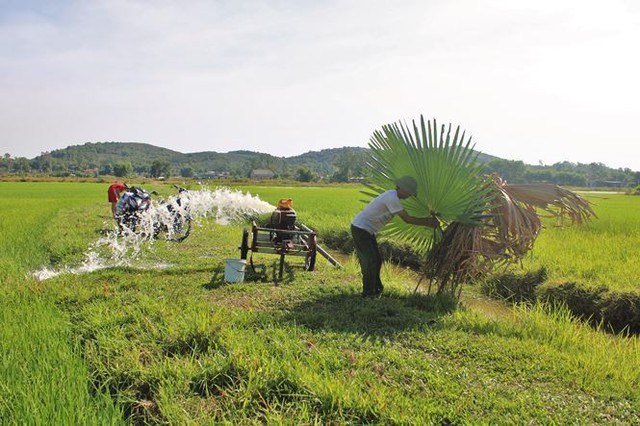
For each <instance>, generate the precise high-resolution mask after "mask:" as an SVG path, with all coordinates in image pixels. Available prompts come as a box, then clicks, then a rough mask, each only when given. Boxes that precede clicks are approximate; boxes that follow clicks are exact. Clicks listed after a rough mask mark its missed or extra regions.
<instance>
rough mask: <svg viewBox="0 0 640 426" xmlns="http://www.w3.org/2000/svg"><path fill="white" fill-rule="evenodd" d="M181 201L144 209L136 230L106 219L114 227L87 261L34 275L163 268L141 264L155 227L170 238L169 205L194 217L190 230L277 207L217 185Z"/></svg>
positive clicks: (106, 225)
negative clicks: (206, 223)
mask: <svg viewBox="0 0 640 426" xmlns="http://www.w3.org/2000/svg"><path fill="white" fill-rule="evenodd" d="M180 199H181V202H180V203H177V197H175V196H174V197H170V198H168V199H166V200H159V201H158V202H155V201H154V203H153V204H152V206H151V207H150V208H149V209H148V210H147V211H145V212H144V213H143V214H142V215H141V217H140V220H139V222H138V224H137V226H136V228H135V229H129V228H127V227H124V228H122V229H121V230H120V232H118V230H117V227H116V226H115V224H114V223H113V222H112V221H109V222H105V223H104V226H103V228H105V229H112V231H108V232H105V233H104V234H103V235H102V236H101V237H100V238H99V239H98V240H96V241H94V242H93V243H91V244H90V246H89V248H88V249H87V251H86V252H85V253H84V256H83V257H84V260H83V261H82V263H81V264H80V265H73V266H62V267H58V268H50V267H43V268H41V269H39V270H37V271H35V272H33V273H32V275H33V276H34V277H35V278H36V279H37V280H39V281H43V280H46V279H49V278H53V277H56V276H58V275H61V274H83V273H87V272H92V271H96V270H99V269H105V268H112V267H118V266H132V265H135V266H136V268H143V269H144V268H146V269H149V268H163V267H167V266H170V265H168V264H163V263H158V262H155V263H153V264H148V265H144V264H142V265H141V262H140V258H141V256H142V254H143V253H144V252H145V251H147V250H151V249H152V247H153V243H154V238H152V236H153V234H154V229H157V227H158V226H160V227H162V228H165V229H166V230H167V237H171V233H172V231H171V230H172V224H173V217H174V216H172V215H171V214H169V210H168V209H167V206H168V205H170V206H171V209H172V210H173V212H174V213H175V212H177V213H179V214H182V215H187V214H188V215H189V216H190V217H191V218H192V224H193V228H192V231H191V232H198V230H197V228H198V226H197V225H198V223H199V222H201V221H202V220H203V219H207V218H208V219H212V220H215V222H217V223H219V224H223V225H228V224H230V223H233V222H235V221H238V220H243V219H246V218H247V217H251V216H254V215H258V214H262V213H268V212H270V211H273V210H274V209H275V207H274V206H273V205H271V204H269V203H267V202H266V201H263V200H261V199H260V198H259V197H257V196H252V195H251V194H250V193H248V192H247V193H243V192H242V191H239V190H232V189H230V188H224V187H222V188H217V189H216V190H214V191H211V190H208V189H200V190H196V191H188V192H183V193H181V194H180Z"/></svg>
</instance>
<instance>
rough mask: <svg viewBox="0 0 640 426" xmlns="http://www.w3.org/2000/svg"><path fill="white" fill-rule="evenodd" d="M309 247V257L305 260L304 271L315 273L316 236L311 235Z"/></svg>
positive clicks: (308, 242) (308, 241)
mask: <svg viewBox="0 0 640 426" xmlns="http://www.w3.org/2000/svg"><path fill="white" fill-rule="evenodd" d="M307 246H308V247H309V250H308V251H307V256H306V257H305V259H304V270H305V271H313V270H314V269H315V267H316V254H317V249H316V236H315V234H311V235H310V236H309V239H308V240H307Z"/></svg>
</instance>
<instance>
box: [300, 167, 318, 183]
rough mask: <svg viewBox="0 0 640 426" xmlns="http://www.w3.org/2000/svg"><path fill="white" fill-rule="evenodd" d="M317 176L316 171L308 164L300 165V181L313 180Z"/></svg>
mask: <svg viewBox="0 0 640 426" xmlns="http://www.w3.org/2000/svg"><path fill="white" fill-rule="evenodd" d="M315 178H316V175H315V173H313V170H311V169H310V168H309V167H307V166H300V167H298V170H297V171H296V180H297V181H299V182H311V181H313V180H314V179H315Z"/></svg>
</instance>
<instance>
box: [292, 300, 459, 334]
mask: <svg viewBox="0 0 640 426" xmlns="http://www.w3.org/2000/svg"><path fill="white" fill-rule="evenodd" d="M456 306H457V302H456V300H455V299H453V298H451V297H448V296H435V295H422V294H410V295H400V294H396V293H389V294H385V295H383V296H382V297H379V298H372V299H370V298H362V296H360V295H355V294H343V295H337V294H333V295H330V296H324V297H319V298H316V299H314V300H310V301H305V302H302V303H300V304H298V305H297V306H295V307H294V308H293V309H291V310H290V311H289V312H288V313H286V314H285V315H284V317H283V318H282V319H283V320H284V321H289V322H292V323H294V324H296V325H299V326H304V327H307V328H309V329H312V330H325V331H327V330H328V331H337V332H348V333H359V334H366V335H374V336H389V335H393V334H395V333H398V332H401V331H405V330H411V329H416V328H418V329H424V328H425V327H436V326H438V324H439V318H440V317H441V316H443V315H445V314H447V313H450V312H452V311H453V310H455V309H456Z"/></svg>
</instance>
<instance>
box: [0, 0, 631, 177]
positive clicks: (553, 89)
mask: <svg viewBox="0 0 640 426" xmlns="http://www.w3.org/2000/svg"><path fill="white" fill-rule="evenodd" d="M639 51H640V2H638V1H637V0H607V1H604V0H600V1H594V0H575V1H574V0H566V1H565V0H522V1H518V0H487V1H483V0H438V1H435V0H396V1H394V0H384V1H379V0H329V1H322V0H313V1H312V0H262V1H260V0H246V1H245V0H209V1H204V0H202V1H195V0H194V1H191V0H180V1H179V0H175V1H169V0H155V1H151V0H137V1H125V0H96V1H90V0H77V1H73V0H56V1H52V0H42V1H37V0H0V155H2V154H4V153H10V154H11V155H12V156H14V157H15V156H24V157H27V158H33V157H35V156H37V155H39V154H40V153H41V152H44V151H52V150H55V149H60V148H65V147H67V146H69V145H79V144H83V143H85V142H105V141H120V142H142V143H149V144H153V145H157V146H161V147H165V148H170V149H173V150H175V151H179V152H183V153H191V152H201V151H216V152H228V151H233V150H251V151H257V152H264V153H269V154H272V155H276V156H284V157H290V156H293V155H299V154H302V153H305V152H308V151H319V150H322V149H326V148H337V147H343V146H362V147H366V146H368V143H369V140H370V137H371V135H372V133H373V132H374V130H376V129H379V128H380V127H381V126H382V125H384V124H388V123H392V122H397V121H405V122H407V123H410V122H411V120H413V119H418V118H419V117H420V115H421V114H423V115H424V116H425V117H426V118H436V119H437V120H438V121H439V122H441V123H451V124H453V125H454V126H455V125H459V126H460V127H461V128H462V129H464V130H466V132H467V134H471V135H472V136H473V142H474V143H475V148H476V149H477V150H479V151H482V152H485V153H488V154H491V155H496V156H498V157H501V158H505V159H509V160H522V161H524V162H525V163H527V164H538V163H539V162H542V163H543V164H546V165H549V164H553V163H555V162H559V161H571V162H574V163H592V162H599V163H604V164H606V165H607V166H609V167H615V168H618V167H623V168H630V169H632V170H637V171H640V155H639V151H640V149H639V148H637V146H638V144H639V143H640V137H639V136H638V130H637V129H638V123H640V105H639V101H640V81H639V79H640V53H639Z"/></svg>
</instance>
